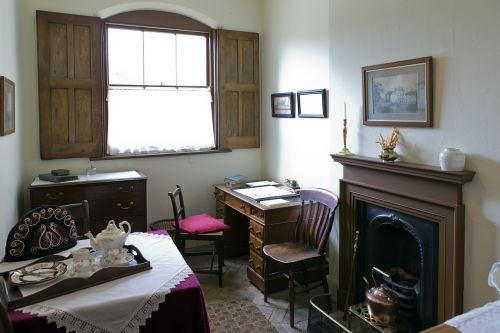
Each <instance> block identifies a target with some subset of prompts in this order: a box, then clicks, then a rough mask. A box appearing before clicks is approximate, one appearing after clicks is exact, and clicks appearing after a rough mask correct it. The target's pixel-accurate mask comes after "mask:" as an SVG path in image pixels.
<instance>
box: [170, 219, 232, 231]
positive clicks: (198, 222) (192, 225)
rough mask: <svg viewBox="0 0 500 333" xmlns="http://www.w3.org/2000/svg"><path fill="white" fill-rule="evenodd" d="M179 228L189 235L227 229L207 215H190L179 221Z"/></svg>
mask: <svg viewBox="0 0 500 333" xmlns="http://www.w3.org/2000/svg"><path fill="white" fill-rule="evenodd" d="M179 228H180V229H181V230H182V231H183V232H188V233H190V234H204V233H207V232H216V231H222V230H226V229H229V226H228V225H227V224H224V223H222V222H221V221H219V220H217V219H216V218H214V217H212V216H210V215H208V214H199V215H190V216H186V218H185V219H183V220H181V221H180V226H179Z"/></svg>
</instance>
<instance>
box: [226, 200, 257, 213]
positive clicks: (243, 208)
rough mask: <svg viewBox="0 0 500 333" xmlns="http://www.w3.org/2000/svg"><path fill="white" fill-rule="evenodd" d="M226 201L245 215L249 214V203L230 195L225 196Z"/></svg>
mask: <svg viewBox="0 0 500 333" xmlns="http://www.w3.org/2000/svg"><path fill="white" fill-rule="evenodd" d="M226 203H227V204H228V205H230V206H231V207H233V208H234V209H236V210H237V211H240V212H242V213H244V214H246V215H248V214H250V208H251V207H252V206H250V204H248V203H246V202H244V201H243V200H240V199H238V198H235V197H232V196H226Z"/></svg>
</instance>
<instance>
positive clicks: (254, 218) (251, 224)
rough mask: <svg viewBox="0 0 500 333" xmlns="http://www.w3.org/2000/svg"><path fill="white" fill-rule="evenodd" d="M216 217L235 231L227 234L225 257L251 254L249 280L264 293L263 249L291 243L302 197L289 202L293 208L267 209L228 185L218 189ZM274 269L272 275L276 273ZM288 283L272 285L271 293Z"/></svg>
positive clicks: (272, 283)
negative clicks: (277, 244) (271, 245)
mask: <svg viewBox="0 0 500 333" xmlns="http://www.w3.org/2000/svg"><path fill="white" fill-rule="evenodd" d="M214 194H215V199H216V216H217V218H221V219H224V223H226V224H228V225H229V226H230V227H231V229H230V230H226V231H225V238H224V243H225V247H226V248H225V250H224V251H225V253H226V255H227V256H235V255H241V254H249V255H250V258H249V261H248V267H247V276H248V278H249V280H250V281H251V282H252V283H253V284H254V285H255V286H256V287H257V288H259V289H260V290H262V291H263V290H264V277H263V276H264V265H263V263H264V260H263V252H262V248H263V247H264V245H266V244H273V243H280V242H286V241H291V240H293V238H294V232H295V225H296V223H297V218H298V216H299V213H300V204H301V201H300V199H299V198H298V197H295V198H291V199H287V200H289V201H290V203H289V204H287V205H285V206H279V207H267V206H264V205H262V204H260V203H259V202H257V201H256V200H252V199H250V198H249V197H246V196H244V195H241V194H239V193H237V192H235V191H233V190H232V189H230V188H228V187H227V186H225V185H216V186H215V193H214ZM272 270H273V269H272V267H271V271H272ZM286 286H287V280H286V279H283V278H276V279H273V280H271V281H270V284H269V288H270V290H271V291H274V290H278V289H283V288H286Z"/></svg>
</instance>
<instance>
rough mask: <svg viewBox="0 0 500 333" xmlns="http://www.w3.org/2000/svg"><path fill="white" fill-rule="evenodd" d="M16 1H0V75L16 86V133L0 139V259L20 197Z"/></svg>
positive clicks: (20, 128)
mask: <svg viewBox="0 0 500 333" xmlns="http://www.w3.org/2000/svg"><path fill="white" fill-rule="evenodd" d="M16 12H17V8H16V1H15V0H2V1H0V45H1V49H0V76H5V77H7V78H8V79H10V80H11V81H13V82H14V84H15V89H16V99H15V104H16V105H15V107H16V110H15V111H16V130H15V132H14V133H13V134H9V135H6V136H1V137H0V154H1V159H2V162H1V163H0V174H1V176H0V202H1V204H0V258H1V257H3V255H4V250H5V247H4V246H5V241H6V239H7V234H8V233H9V230H10V229H11V227H12V226H13V225H14V224H15V223H16V222H17V218H18V215H19V210H20V207H19V200H20V198H21V197H22V184H21V173H20V172H19V170H21V168H22V164H21V141H22V140H21V133H22V114H23V109H22V108H21V107H20V106H19V101H20V96H21V94H20V93H19V89H20V83H21V82H20V80H19V62H18V60H17V59H18V56H19V52H18V28H17V19H18V17H17V15H16Z"/></svg>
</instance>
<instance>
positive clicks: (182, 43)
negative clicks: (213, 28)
mask: <svg viewBox="0 0 500 333" xmlns="http://www.w3.org/2000/svg"><path fill="white" fill-rule="evenodd" d="M177 84H178V85H179V86H206V85H207V39H206V38H205V37H204V36H196V35H180V34H178V35H177Z"/></svg>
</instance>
